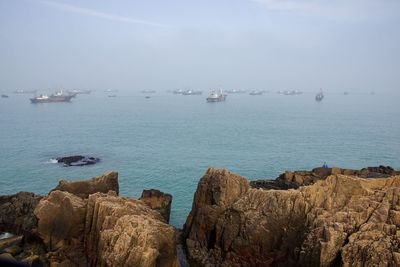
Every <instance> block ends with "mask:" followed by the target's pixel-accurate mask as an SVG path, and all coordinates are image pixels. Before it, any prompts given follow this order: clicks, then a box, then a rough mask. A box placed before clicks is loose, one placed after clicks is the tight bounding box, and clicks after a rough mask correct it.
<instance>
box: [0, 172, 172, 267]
mask: <svg viewBox="0 0 400 267" xmlns="http://www.w3.org/2000/svg"><path fill="white" fill-rule="evenodd" d="M112 189H115V190H116V191H117V192H118V189H119V186H118V174H117V173H116V172H110V173H106V174H104V175H103V176H101V177H96V178H93V179H91V180H89V181H73V182H67V181H61V182H60V184H59V185H58V186H57V187H56V188H55V189H54V190H52V191H51V192H50V193H49V195H48V196H46V197H37V196H35V195H33V194H30V193H19V194H17V195H15V196H6V197H2V198H0V206H1V207H2V208H3V207H4V211H6V212H5V213H4V216H3V212H2V214H1V216H0V218H1V222H0V223H1V224H0V225H2V227H3V226H4V227H3V228H2V230H4V231H7V232H14V233H19V232H21V233H23V234H24V236H13V237H9V238H7V239H6V240H1V242H0V259H2V260H5V261H14V260H17V261H19V262H24V263H26V264H28V266H34V265H35V264H36V265H40V266H60V267H61V266H68V267H81V266H82V267H84V266H109V267H111V266H138V267H145V266H161V267H178V266H179V260H178V257H177V251H176V246H177V231H176V229H175V228H174V227H172V226H170V225H168V224H167V223H166V222H165V219H164V218H163V216H162V215H161V213H159V212H158V211H156V210H153V209H152V208H151V207H149V205H148V204H147V203H145V202H143V201H140V200H135V199H132V198H128V197H119V196H118V194H117V192H115V191H110V190H112ZM145 195H146V194H145ZM149 196H150V197H151V196H152V194H150V195H149ZM157 196H158V197H159V199H160V200H161V199H164V202H165V200H166V199H169V198H168V196H170V195H168V194H164V193H162V192H158V193H157ZM163 197H164V198H163ZM145 198H146V197H145ZM148 200H149V199H148ZM170 200H171V199H170ZM150 202H151V201H150ZM164 202H160V203H158V202H157V200H156V198H155V199H154V200H153V202H152V203H154V205H155V206H156V207H155V208H157V207H158V206H157V205H159V204H162V205H164ZM166 202H168V201H166ZM150 204H151V203H150ZM162 205H161V206H162ZM169 205H170V201H169ZM159 206H160V205H159ZM161 206H160V207H161ZM162 207H163V208H166V207H164V206H162ZM12 208H14V209H16V210H17V212H16V214H14V215H13V216H14V217H12V218H14V219H15V222H14V223H13V222H12V221H10V220H7V218H6V215H7V214H11V215H10V216H12ZM2 211H3V209H2ZM3 217H4V218H3ZM14 229H15V231H14ZM25 233H29V236H30V237H29V238H27V235H25ZM0 263H1V262H0Z"/></svg>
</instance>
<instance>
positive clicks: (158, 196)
mask: <svg viewBox="0 0 400 267" xmlns="http://www.w3.org/2000/svg"><path fill="white" fill-rule="evenodd" d="M139 200H141V201H143V202H144V203H146V204H147V205H148V206H149V207H150V208H152V209H153V210H156V211H158V212H159V213H161V215H162V216H163V218H164V219H165V221H166V222H169V217H170V214H171V203H172V196H171V195H170V194H165V193H163V192H161V191H159V190H156V189H150V190H143V192H142V196H141V197H140V199H139Z"/></svg>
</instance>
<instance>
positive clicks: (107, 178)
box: [53, 172, 119, 198]
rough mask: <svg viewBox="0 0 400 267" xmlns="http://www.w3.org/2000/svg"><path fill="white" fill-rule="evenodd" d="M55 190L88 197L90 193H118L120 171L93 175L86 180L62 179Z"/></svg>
mask: <svg viewBox="0 0 400 267" xmlns="http://www.w3.org/2000/svg"><path fill="white" fill-rule="evenodd" d="M53 190H54V191H55V190H60V191H66V192H69V193H72V194H74V195H76V196H79V197H82V198H87V197H89V195H90V194H94V193H97V192H100V193H107V192H108V191H114V192H116V193H117V195H118V194H119V184H118V173H117V172H107V173H105V174H103V175H102V176H99V177H93V178H91V179H90V180H84V181H66V180H61V181H60V182H59V183H58V185H57V187H56V188H54V189H53Z"/></svg>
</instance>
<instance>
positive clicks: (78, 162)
mask: <svg viewBox="0 0 400 267" xmlns="http://www.w3.org/2000/svg"><path fill="white" fill-rule="evenodd" d="M56 160H57V162H58V163H64V166H65V167H69V166H85V165H92V164H96V163H97V162H99V161H100V159H99V158H95V157H89V156H81V155H77V156H68V157H59V158H56Z"/></svg>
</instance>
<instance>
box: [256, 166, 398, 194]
mask: <svg viewBox="0 0 400 267" xmlns="http://www.w3.org/2000/svg"><path fill="white" fill-rule="evenodd" d="M332 174H343V175H352V176H357V177H361V178H387V177H390V176H393V175H400V172H399V171H395V170H394V169H393V168H392V167H390V166H379V167H367V168H363V169H361V170H352V169H341V168H336V167H333V168H315V169H313V170H311V171H294V172H291V171H286V172H284V173H282V174H281V175H279V177H278V178H276V179H275V180H268V179H264V180H256V181H251V182H250V185H251V186H252V187H254V188H263V189H290V188H298V187H299V186H305V185H311V184H313V183H315V182H316V181H318V180H324V179H326V178H327V177H328V176H329V175H332Z"/></svg>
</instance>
